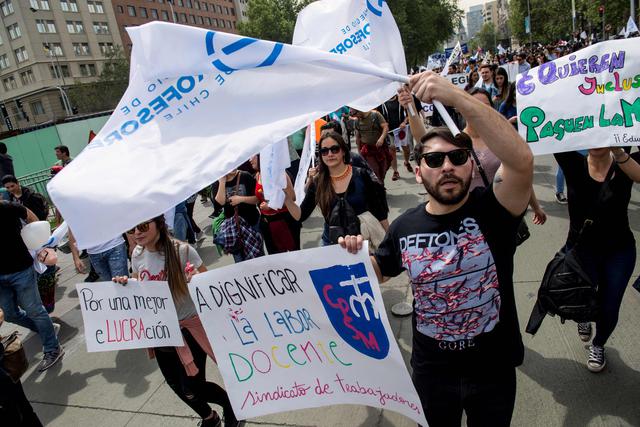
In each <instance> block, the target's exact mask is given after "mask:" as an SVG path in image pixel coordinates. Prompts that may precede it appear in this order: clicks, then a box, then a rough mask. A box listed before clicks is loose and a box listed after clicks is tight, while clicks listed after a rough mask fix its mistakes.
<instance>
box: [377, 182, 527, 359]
mask: <svg viewBox="0 0 640 427" xmlns="http://www.w3.org/2000/svg"><path fill="white" fill-rule="evenodd" d="M425 206H426V204H425V203H422V204H420V205H419V206H418V207H416V208H413V209H411V210H409V211H407V212H405V213H404V214H403V215H401V216H400V217H399V218H397V219H396V220H395V221H394V222H393V223H392V224H391V227H390V228H389V232H388V233H387V235H386V237H385V239H384V241H383V242H382V243H381V244H380V247H379V248H378V250H377V251H376V254H375V257H376V260H377V262H378V265H379V266H380V270H381V272H382V274H383V275H384V276H387V277H394V276H397V275H399V274H400V273H401V272H402V271H407V273H408V275H409V277H410V280H411V285H412V289H413V294H414V303H413V304H414V311H413V352H412V356H411V364H412V366H413V369H414V370H417V371H420V370H424V369H427V368H434V367H438V366H440V367H455V369H456V370H465V369H471V370H477V369H484V368H487V367H495V366H506V365H509V366H517V365H519V364H521V363H522V359H523V356H524V346H523V344H522V336H521V335H520V330H519V326H518V316H517V313H516V305H515V298H514V292H513V255H514V253H515V247H516V245H515V235H516V231H517V228H518V224H519V223H520V221H521V217H514V216H513V215H511V213H509V212H508V211H507V210H506V209H505V208H504V207H502V205H500V203H499V202H498V201H497V200H496V198H495V195H494V193H493V188H491V187H489V188H488V189H481V188H478V189H475V190H474V191H473V192H471V194H470V196H469V199H468V201H467V202H466V203H465V204H464V205H463V206H462V207H461V208H460V209H458V210H456V211H455V212H452V213H450V214H446V215H431V214H429V213H428V212H427V211H426V209H425Z"/></svg>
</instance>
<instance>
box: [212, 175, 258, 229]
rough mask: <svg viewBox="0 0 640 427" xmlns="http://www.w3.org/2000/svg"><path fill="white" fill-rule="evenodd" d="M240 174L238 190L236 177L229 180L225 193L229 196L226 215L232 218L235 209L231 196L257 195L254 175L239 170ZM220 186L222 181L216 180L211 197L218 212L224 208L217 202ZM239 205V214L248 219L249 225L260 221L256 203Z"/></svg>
mask: <svg viewBox="0 0 640 427" xmlns="http://www.w3.org/2000/svg"><path fill="white" fill-rule="evenodd" d="M238 173H239V174H240V182H239V185H238V188H237V191H236V179H237V177H234V178H233V179H232V180H231V181H227V184H226V186H225V194H226V196H227V202H226V203H225V204H224V217H225V218H231V217H233V215H234V212H235V209H234V207H233V206H231V203H229V202H228V200H229V197H231V196H255V195H256V180H255V179H254V178H253V176H252V175H251V174H249V173H247V172H244V171H238ZM218 187H220V183H219V182H218V181H216V182H214V183H213V185H212V186H211V197H212V199H213V207H214V209H215V211H216V212H218V211H220V209H222V208H223V205H220V204H219V203H218V202H216V200H215V197H216V193H217V192H218ZM237 206H238V215H239V216H241V217H242V218H244V219H245V221H247V223H248V224H249V225H255V224H256V223H257V222H258V218H259V217H258V215H259V212H258V208H257V206H256V205H250V204H248V203H240V204H239V205H237Z"/></svg>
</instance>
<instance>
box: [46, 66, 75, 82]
mask: <svg viewBox="0 0 640 427" xmlns="http://www.w3.org/2000/svg"><path fill="white" fill-rule="evenodd" d="M49 71H50V72H51V77H53V78H54V79H59V78H60V76H62V77H71V74H69V66H68V65H57V64H56V65H49Z"/></svg>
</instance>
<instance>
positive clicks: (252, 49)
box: [205, 31, 283, 73]
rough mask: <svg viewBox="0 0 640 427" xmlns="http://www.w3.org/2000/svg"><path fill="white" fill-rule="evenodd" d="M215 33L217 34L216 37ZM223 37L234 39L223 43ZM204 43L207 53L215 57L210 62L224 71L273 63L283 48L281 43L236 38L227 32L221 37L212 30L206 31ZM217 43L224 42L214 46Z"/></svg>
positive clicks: (228, 71) (265, 65)
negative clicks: (220, 45)
mask: <svg viewBox="0 0 640 427" xmlns="http://www.w3.org/2000/svg"><path fill="white" fill-rule="evenodd" d="M216 35H219V36H218V37H216ZM225 38H233V39H234V40H233V41H231V42H230V43H226V44H225V43H224V39H225ZM219 40H220V41H219ZM205 43H206V47H207V54H208V55H209V56H214V57H215V59H213V60H212V61H211V63H212V64H213V66H214V67H216V68H217V69H218V70H220V71H222V72H225V73H230V72H233V71H238V70H246V69H251V68H259V67H268V66H269V65H273V64H274V63H275V62H276V60H277V59H278V56H280V53H281V52H282V49H283V44H282V43H274V42H270V41H265V40H258V39H254V38H251V37H243V38H240V39H237V38H236V37H234V36H230V35H228V34H224V36H222V37H221V36H220V33H216V32H214V31H209V32H208V33H207V35H206V39H205ZM218 43H220V44H224V46H223V47H221V48H220V47H218V48H216V44H218Z"/></svg>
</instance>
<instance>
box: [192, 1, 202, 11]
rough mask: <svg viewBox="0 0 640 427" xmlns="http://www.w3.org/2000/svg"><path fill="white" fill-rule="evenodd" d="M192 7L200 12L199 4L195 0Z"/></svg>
mask: <svg viewBox="0 0 640 427" xmlns="http://www.w3.org/2000/svg"><path fill="white" fill-rule="evenodd" d="M193 6H194V7H195V8H196V9H198V10H200V2H199V1H198V0H196V1H194V2H193Z"/></svg>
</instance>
